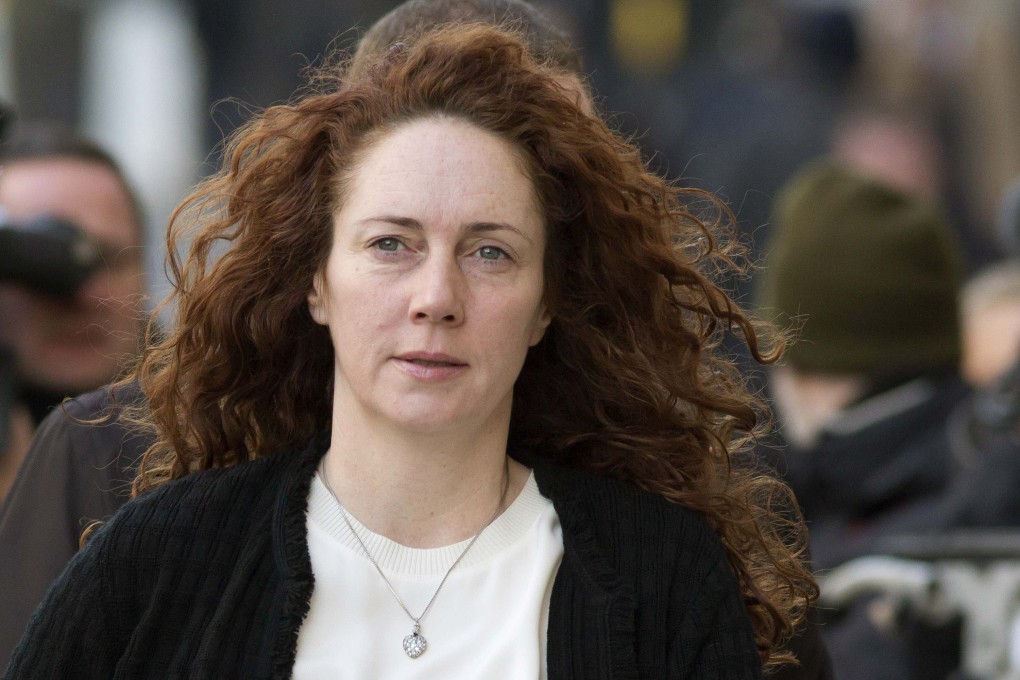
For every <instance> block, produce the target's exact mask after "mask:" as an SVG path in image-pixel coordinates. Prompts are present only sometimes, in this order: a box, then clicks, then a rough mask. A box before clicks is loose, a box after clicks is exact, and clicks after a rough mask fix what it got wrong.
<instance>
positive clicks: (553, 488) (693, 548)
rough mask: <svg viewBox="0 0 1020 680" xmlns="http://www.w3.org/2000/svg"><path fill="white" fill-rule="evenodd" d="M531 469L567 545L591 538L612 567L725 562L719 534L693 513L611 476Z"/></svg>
mask: <svg viewBox="0 0 1020 680" xmlns="http://www.w3.org/2000/svg"><path fill="white" fill-rule="evenodd" d="M533 469H534V470H535V478H536V481H537V482H538V484H539V489H540V490H541V491H542V493H543V495H546V496H547V497H549V498H550V499H551V500H552V501H553V504H554V506H555V507H556V511H557V513H558V514H559V516H560V522H561V524H562V526H563V530H564V542H565V543H566V542H567V541H568V540H569V538H570V537H573V536H575V535H586V534H587V535H590V537H591V539H593V540H594V541H596V542H597V543H598V545H599V546H600V547H601V548H602V549H603V551H604V552H607V553H608V555H609V557H610V558H611V559H612V560H613V561H614V562H617V563H621V562H622V563H626V564H632V563H633V562H634V561H639V562H648V563H652V562H655V563H658V564H668V565H671V566H672V567H674V568H681V567H688V568H696V569H698V570H710V569H713V568H714V567H715V566H716V565H718V564H720V563H722V562H725V560H726V555H725V550H724V548H723V545H722V541H721V539H720V538H719V535H718V534H717V533H716V532H715V531H714V530H713V529H712V527H711V526H709V524H708V522H707V521H706V520H705V518H704V517H703V516H702V515H701V514H700V513H698V512H696V511H695V510H692V509H690V508H688V507H685V506H682V505H679V504H677V503H674V502H671V501H668V500H666V499H665V498H663V497H661V496H658V495H656V494H653V493H651V492H649V491H646V490H644V489H641V488H639V487H638V486H637V485H635V484H633V483H630V482H626V481H623V480H619V479H615V478H612V477H606V476H597V475H594V474H591V473H588V472H585V471H580V470H574V469H567V468H563V467H560V466H556V465H552V464H548V463H539V464H536V465H535V466H534V468H533ZM634 566H637V565H634Z"/></svg>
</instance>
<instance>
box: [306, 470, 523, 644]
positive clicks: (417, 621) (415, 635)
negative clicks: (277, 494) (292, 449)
mask: <svg viewBox="0 0 1020 680" xmlns="http://www.w3.org/2000/svg"><path fill="white" fill-rule="evenodd" d="M319 479H321V480H322V483H323V484H324V485H325V486H326V490H327V491H329V495H330V496H332V497H333V500H334V501H335V502H336V506H337V507H338V508H339V509H340V516H341V517H343V518H344V523H346V524H347V528H348V529H350V530H351V533H352V534H354V538H355V539H357V541H358V545H360V546H361V550H362V552H364V553H365V557H367V558H368V561H369V562H371V563H372V566H373V567H375V570H376V571H377V572H379V576H381V577H382V580H383V582H384V583H385V584H386V587H387V588H388V589H389V591H390V594H391V595H393V599H395V600H396V601H397V604H399V605H400V608H401V609H403V610H404V613H405V614H407V616H408V617H409V618H410V619H411V620H412V621H414V626H413V627H412V628H411V634H410V635H407V636H405V637H404V641H403V646H404V652H405V653H406V654H407V655H408V656H409V657H411V658H412V659H417V658H418V657H419V656H421V655H422V654H424V653H425V650H426V649H427V648H428V645H429V643H428V640H426V639H425V636H424V635H422V634H421V620H422V619H424V618H425V615H426V614H428V613H429V610H430V609H432V603H433V602H435V601H436V597H437V596H438V595H439V591H440V590H442V589H443V584H445V583H446V579H448V578H449V577H450V573H451V572H452V571H453V569H454V567H456V566H457V565H458V564H459V563H460V561H461V560H462V559H464V555H467V552H468V550H471V546H473V545H474V544H475V541H477V540H478V537H479V536H481V535H482V532H483V531H485V530H486V529H488V528H489V525H490V524H492V523H493V522H495V521H496V517H498V516H499V511H500V509H501V508H502V507H503V503H504V501H506V494H507V491H508V490H509V489H510V460H509V458H507V459H506V466H505V468H504V471H503V493H502V494H500V497H499V503H497V504H496V509H495V510H494V511H493V513H492V517H490V518H489V521H488V522H486V523H485V525H484V526H483V527H482V528H481V529H479V530H478V533H477V534H475V535H474V536H472V537H471V540H470V541H469V542H468V544H467V546H465V548H464V550H462V551H461V553H460V555H458V556H457V559H455V560H454V561H453V564H451V565H450V568H449V569H447V570H446V573H445V574H444V575H443V580H441V581H440V582H439V585H438V586H436V592H434V593H432V597H431V598H429V603H428V604H427V605H425V609H424V610H423V611H422V613H421V614H419V615H418V616H415V615H414V614H412V613H411V610H410V609H408V608H407V605H406V604H404V600H403V599H402V598H401V597H400V595H398V594H397V591H396V589H395V588H394V587H393V584H392V583H390V580H389V579H388V578H386V574H384V573H383V570H382V567H380V566H379V563H378V562H376V561H375V558H374V557H372V553H370V552H369V551H368V546H366V545H365V542H364V541H363V540H361V536H359V535H358V532H357V531H356V530H355V529H354V525H353V524H351V519H350V517H349V516H348V514H347V509H346V508H344V505H343V503H341V502H340V499H339V498H337V496H336V494H335V493H333V487H332V486H330V484H329V477H327V476H326V459H325V458H323V459H322V462H320V463H319Z"/></svg>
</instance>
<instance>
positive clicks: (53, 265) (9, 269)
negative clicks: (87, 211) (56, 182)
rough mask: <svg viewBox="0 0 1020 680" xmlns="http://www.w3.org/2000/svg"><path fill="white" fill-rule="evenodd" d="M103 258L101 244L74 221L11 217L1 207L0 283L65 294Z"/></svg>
mask: <svg viewBox="0 0 1020 680" xmlns="http://www.w3.org/2000/svg"><path fill="white" fill-rule="evenodd" d="M101 260H102V254H101V252H100V249H99V245H98V244H97V243H96V242H95V241H94V240H93V239H91V238H90V237H89V236H87V235H86V234H85V233H84V232H83V231H82V230H81V229H80V228H79V227H77V226H76V225H75V224H73V223H72V222H69V221H67V220H64V219H61V218H59V217H54V216H40V217H36V218H33V219H30V220H25V221H23V222H22V221H14V220H9V219H7V216H6V212H5V211H4V210H3V208H2V207H0V283H15V284H20V285H23V286H25V287H27V288H29V289H31V290H34V291H36V292H38V293H44V294H46V295H51V296H54V297H65V296H69V295H72V294H73V293H74V292H75V291H76V290H78V288H79V287H80V286H81V285H82V284H83V283H84V282H85V281H86V279H88V278H89V276H91V275H92V273H93V272H94V271H95V270H96V269H97V268H98V267H99V265H100V263H101Z"/></svg>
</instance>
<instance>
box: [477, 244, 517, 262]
mask: <svg viewBox="0 0 1020 680" xmlns="http://www.w3.org/2000/svg"><path fill="white" fill-rule="evenodd" d="M477 252H478V257H480V258H482V259H483V260H502V259H504V258H508V257H510V256H509V255H507V253H506V251H505V250H503V249H502V248H497V247H496V246H482V247H481V248H479V249H478V251H477Z"/></svg>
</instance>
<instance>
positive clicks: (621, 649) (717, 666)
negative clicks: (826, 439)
mask: <svg viewBox="0 0 1020 680" xmlns="http://www.w3.org/2000/svg"><path fill="white" fill-rule="evenodd" d="M327 447H328V439H327V438H326V437H320V438H318V439H317V440H315V441H314V442H313V443H312V444H311V445H310V446H309V447H308V448H307V449H306V450H305V451H303V452H300V451H297V452H288V453H282V454H278V455H274V456H270V457H267V458H263V459H261V460H258V461H254V462H251V463H246V464H243V465H239V466H236V467H232V468H228V469H221V470H211V471H207V472H202V473H198V474H193V475H190V476H188V477H185V478H184V479H181V480H178V481H175V482H173V483H170V484H167V485H164V486H162V487H159V488H158V489H156V490H154V491H152V492H149V493H147V494H144V495H143V496H142V497H141V498H139V499H137V500H135V501H132V502H131V503H129V504H127V505H126V506H124V508H123V509H122V510H121V511H120V512H119V513H118V514H117V515H116V516H115V517H114V519H113V520H111V521H110V522H108V523H107V524H106V525H105V526H104V527H103V528H102V529H101V530H100V531H99V532H98V533H97V535H96V536H95V538H94V539H93V540H92V541H91V543H90V544H89V545H88V546H87V547H86V549H85V550H83V551H81V552H80V553H79V554H78V555H77V556H76V557H75V558H74V560H73V561H72V562H71V564H70V565H69V566H68V569H67V570H66V571H65V572H64V574H63V576H62V577H61V578H60V579H59V580H58V581H57V583H56V584H54V586H53V588H52V589H51V590H50V592H49V594H48V595H47V597H46V600H45V601H44V603H43V605H42V606H41V608H40V609H39V610H38V611H37V612H36V614H35V615H34V616H33V619H32V622H31V624H30V625H29V629H28V632H27V634H26V636H25V639H24V640H23V641H22V643H21V645H20V646H19V648H18V649H17V650H16V651H15V653H14V655H13V657H12V659H11V665H10V666H9V667H8V669H7V672H6V674H5V675H4V678H6V679H10V680H13V679H14V678H19V679H20V678H46V679H47V680H52V679H54V678H72V677H73V678H97V679H98V678H103V679H104V680H106V679H108V678H216V679H222V678H244V679H246V680H247V679H249V678H250V679H257V678H289V677H290V675H291V669H292V667H293V663H294V654H295V650H296V645H297V637H298V631H299V628H300V625H301V621H302V619H303V618H304V616H305V614H306V613H307V611H308V607H309V601H310V598H311V594H312V589H313V587H314V583H313V577H312V571H311V562H310V560H309V556H308V546H307V542H306V530H305V514H306V510H307V497H308V490H309V486H310V483H311V480H312V477H313V475H314V472H315V467H316V465H317V463H318V460H319V458H320V457H321V456H322V454H323V453H324V451H325V450H326V448H327ZM525 462H527V463H528V464H529V465H532V467H533V468H534V470H535V478H536V481H537V482H538V486H539V490H540V491H541V492H542V494H543V495H545V496H546V497H548V498H550V499H551V500H552V501H553V505H554V507H555V509H556V512H557V514H558V515H559V518H560V522H561V525H562V528H563V544H564V556H563V561H562V563H561V565H560V567H559V570H558V571H557V573H556V577H555V581H554V584H553V591H552V600H551V605H550V612H549V624H548V647H547V655H548V656H547V659H548V661H547V663H548V676H549V679H550V680H561V679H565V678H699V679H705V680H722V679H730V678H733V679H737V678H739V679H741V680H744V679H746V678H759V677H761V669H760V664H759V661H758V655H757V652H756V650H755V646H754V643H753V639H752V634H751V626H750V622H749V619H748V616H747V613H746V610H745V607H744V605H743V602H742V598H741V595H740V592H739V589H738V586H737V582H736V579H735V577H734V575H733V573H732V571H731V569H730V567H729V565H728V562H727V559H726V555H725V552H724V550H723V547H722V544H721V542H720V540H719V538H718V536H717V535H716V534H715V532H714V531H712V530H711V528H709V527H708V525H707V524H706V523H705V521H704V520H703V519H702V518H701V517H700V516H699V515H698V514H696V513H694V512H692V511H690V510H687V509H685V508H682V507H680V506H677V505H674V504H671V503H668V502H666V501H664V500H662V499H661V498H659V497H657V496H654V495H652V494H648V493H645V492H643V491H641V490H639V489H637V488H636V487H634V486H632V485H628V484H624V483H621V482H618V481H614V480H611V479H607V478H599V477H594V476H590V475H587V474H584V473H580V472H577V471H572V470H567V469H564V468H558V467H555V466H552V465H550V464H548V463H543V462H541V461H538V460H526V461H525Z"/></svg>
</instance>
